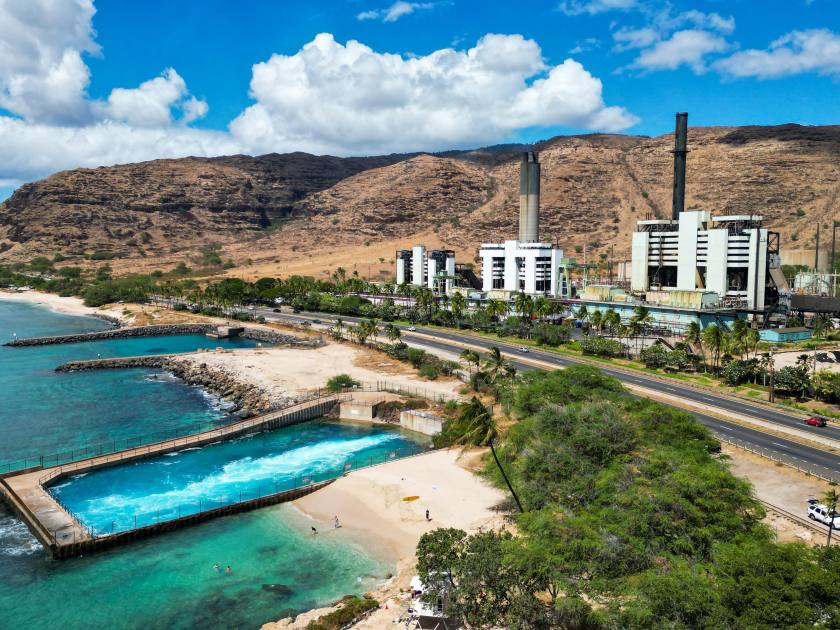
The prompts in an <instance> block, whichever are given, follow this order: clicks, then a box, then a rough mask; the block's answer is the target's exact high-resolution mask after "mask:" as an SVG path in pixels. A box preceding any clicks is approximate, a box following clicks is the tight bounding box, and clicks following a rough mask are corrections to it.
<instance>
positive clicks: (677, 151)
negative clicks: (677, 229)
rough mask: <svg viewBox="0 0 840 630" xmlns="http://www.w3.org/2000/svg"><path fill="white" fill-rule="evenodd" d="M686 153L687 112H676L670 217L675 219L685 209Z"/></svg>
mask: <svg viewBox="0 0 840 630" xmlns="http://www.w3.org/2000/svg"><path fill="white" fill-rule="evenodd" d="M687 154H688V114H686V113H678V114H677V126H676V130H675V131H674V202H673V204H672V206H671V218H672V219H674V220H675V221H676V220H677V219H679V218H680V213H681V212H682V211H683V210H685V159H686V155H687Z"/></svg>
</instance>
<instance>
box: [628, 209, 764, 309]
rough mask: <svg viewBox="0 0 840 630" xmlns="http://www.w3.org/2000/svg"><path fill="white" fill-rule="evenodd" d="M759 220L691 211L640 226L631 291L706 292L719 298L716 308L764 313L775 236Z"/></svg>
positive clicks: (634, 242) (635, 242)
mask: <svg viewBox="0 0 840 630" xmlns="http://www.w3.org/2000/svg"><path fill="white" fill-rule="evenodd" d="M762 220H763V218H762V217H761V216H758V215H735V216H720V217H713V216H712V215H711V213H710V212H705V211H689V212H682V213H681V214H680V215H679V220H676V221H675V220H653V221H639V222H638V224H637V228H636V229H637V231H636V232H634V233H633V249H632V262H631V265H632V276H631V290H632V291H634V292H636V293H646V292H648V291H668V290H678V291H710V292H714V293H716V294H717V295H718V296H719V297H720V306H733V307H740V308H746V309H750V310H763V309H764V308H765V306H766V305H767V297H768V296H767V294H766V292H767V289H768V279H769V278H768V276H769V275H770V274H771V271H772V270H773V269H777V268H779V266H780V260H779V256H778V235H777V234H776V233H774V232H770V231H768V230H767V229H766V228H764V227H762ZM769 286H770V287H771V288H772V287H773V286H774V285H773V283H772V281H771V282H770V285H769Z"/></svg>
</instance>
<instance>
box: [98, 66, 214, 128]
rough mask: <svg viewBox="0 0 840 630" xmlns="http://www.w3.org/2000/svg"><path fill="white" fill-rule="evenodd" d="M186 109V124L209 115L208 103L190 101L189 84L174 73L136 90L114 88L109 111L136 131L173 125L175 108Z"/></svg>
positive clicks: (113, 117)
mask: <svg viewBox="0 0 840 630" xmlns="http://www.w3.org/2000/svg"><path fill="white" fill-rule="evenodd" d="M176 106H177V107H179V108H183V109H184V121H185V122H192V121H193V120H196V119H197V118H201V117H202V116H204V115H205V114H206V113H207V109H208V107H207V103H205V102H204V101H199V100H197V99H196V98H195V97H189V93H188V91H187V84H186V82H185V81H184V79H182V78H181V76H180V75H179V74H178V73H177V72H176V71H175V70H174V69H173V68H167V69H166V71H165V72H164V73H163V74H162V75H161V76H159V77H155V78H154V79H150V80H148V81H145V82H144V83H141V84H140V86H139V87H136V88H131V89H127V88H115V89H114V90H111V94H110V96H109V97H108V106H107V108H106V111H107V113H108V115H109V116H110V117H111V118H112V119H114V120H116V121H120V122H125V123H128V124H129V125H134V126H137V127H164V126H166V125H169V124H170V123H172V122H173V114H172V110H173V108H174V107H176Z"/></svg>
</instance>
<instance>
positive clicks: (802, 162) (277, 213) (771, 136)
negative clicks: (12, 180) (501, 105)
mask: <svg viewBox="0 0 840 630" xmlns="http://www.w3.org/2000/svg"><path fill="white" fill-rule="evenodd" d="M672 147H673V136H672V135H671V134H668V135H664V136H659V137H657V138H643V137H634V136H619V135H597V134H596V135H589V136H572V137H558V138H553V139H551V140H547V141H545V142H542V143H540V144H539V145H538V146H537V148H538V150H539V151H540V161H541V162H542V193H543V194H542V211H541V228H542V229H541V235H542V237H543V238H544V239H546V240H556V241H558V242H559V243H560V244H561V245H563V246H564V247H566V249H567V251H569V252H570V253H573V250H574V246H575V245H583V244H589V245H590V246H592V248H591V249H590V251H592V255H593V256H596V255H597V254H599V253H604V252H606V251H607V249H608V247H609V246H610V245H613V246H614V247H615V254H616V257H619V256H625V255H627V254H628V253H629V234H630V232H631V231H632V229H633V227H634V223H635V220H636V219H639V218H644V217H645V216H663V217H664V216H668V215H669V213H670V204H671V178H672V169H673V166H672V156H671V152H670V151H671V149H672ZM521 149H522V147H520V146H516V145H511V146H500V147H491V148H487V149H479V150H475V151H469V152H450V153H447V154H441V155H440V156H431V155H422V156H417V157H414V158H408V159H407V156H387V157H382V158H356V159H345V160H341V159H339V158H322V157H313V156H308V155H305V154H290V155H286V156H263V157H261V158H248V157H244V156H234V157H229V158H215V159H210V160H206V159H194V158H188V159H185V160H161V161H156V162H148V163H143V164H134V165H127V166H119V167H111V168H101V169H95V170H84V169H82V170H77V171H68V172H65V173H59V174H57V175H54V176H52V177H50V178H47V179H45V180H42V181H40V182H35V183H33V184H29V185H27V186H24V187H22V188H21V189H20V190H19V191H18V192H16V193H15V195H14V196H13V197H12V198H11V199H9V200H8V201H7V202H6V203H5V204H2V205H0V249H2V248H4V247H5V248H8V247H9V246H10V245H11V246H12V249H10V250H9V251H7V252H6V253H5V254H0V258H3V257H5V258H26V257H29V256H32V255H34V254H35V253H46V254H50V253H55V252H61V253H64V254H67V253H71V254H72V253H73V252H78V251H80V250H82V249H88V250H90V249H95V248H102V249H111V250H113V251H115V252H117V253H118V254H119V255H121V256H123V257H124V258H123V259H122V260H118V261H114V265H115V267H118V268H119V267H123V266H125V267H130V268H137V269H145V268H156V267H161V266H165V265H168V264H170V263H173V262H174V261H177V260H179V259H182V258H184V257H186V253H187V252H195V251H196V250H197V249H198V248H199V247H200V245H201V244H202V243H203V242H206V241H207V240H218V241H223V242H225V243H226V244H227V245H226V252H225V256H226V257H227V256H230V257H232V258H233V259H234V260H235V261H236V262H237V263H238V264H239V266H238V267H237V268H236V269H234V270H232V271H231V272H230V273H233V274H236V275H246V276H258V275H262V274H271V273H278V274H287V273H316V274H317V273H322V272H325V271H326V270H327V269H330V268H335V266H337V265H342V266H345V267H348V268H356V269H357V270H359V271H360V273H363V275H367V274H368V273H370V275H371V276H374V277H376V276H377V273H378V271H379V270H382V271H383V272H384V273H390V271H391V269H392V267H391V260H392V259H393V252H394V249H397V248H400V247H405V246H408V245H411V244H412V243H415V242H416V243H425V244H426V245H427V246H430V247H436V246H446V247H451V248H453V249H455V250H456V251H457V252H458V254H459V257H460V258H461V259H462V260H464V261H468V260H471V259H472V257H473V256H474V255H475V250H476V248H477V246H478V245H479V244H480V243H481V242H486V241H490V240H493V241H495V240H500V239H504V238H511V237H515V234H516V221H517V217H518V203H519V201H518V188H517V187H518V181H519V178H518V151H520V150H521ZM689 149H690V153H689V157H688V185H687V191H686V192H687V201H686V205H687V207H688V208H703V209H707V210H711V211H712V212H714V213H720V214H724V213H725V214H733V213H746V212H756V213H761V214H763V215H764V216H765V218H766V223H767V224H768V225H769V226H770V227H771V228H773V229H776V230H778V231H780V232H781V233H782V238H783V247H786V248H808V247H812V246H813V239H814V233H815V231H816V225H817V223H818V222H819V223H821V224H823V225H824V226H827V225H828V224H829V222H830V221H831V220H832V219H840V209H838V201H837V200H838V197H840V159H838V158H840V127H802V126H799V125H782V126H777V127H739V128H724V127H718V128H713V127H710V128H692V129H691V130H690V132H689ZM266 226H268V227H266ZM794 239H795V240H794ZM4 241H5V243H6V244H5V245H3V243H4ZM132 243H134V244H132ZM593 249H594V251H593ZM143 254H145V257H144V256H143ZM150 254H154V255H153V256H152V255H150ZM246 260H250V261H251V263H252V264H249V266H247V267H242V266H241V265H242V263H243V262H244V261H246Z"/></svg>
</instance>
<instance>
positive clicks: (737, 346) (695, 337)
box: [685, 319, 761, 372]
mask: <svg viewBox="0 0 840 630" xmlns="http://www.w3.org/2000/svg"><path fill="white" fill-rule="evenodd" d="M760 341H761V335H760V334H759V332H758V330H756V329H755V328H750V327H749V326H748V325H747V323H746V322H745V321H744V320H742V319H736V320H735V321H734V322H733V323H732V327H731V328H730V329H729V330H727V329H726V328H725V327H724V326H722V325H720V324H709V325H708V326H706V327H705V328H703V329H701V328H700V324H698V323H697V322H691V323H689V324H688V326H687V327H686V329H685V342H686V343H687V344H689V345H690V346H692V347H694V348H695V349H696V351H697V353H698V354H700V355H701V356H702V357H703V363H704V366H707V365H708V359H709V358H711V364H712V370H713V371H715V372H717V370H718V369H719V368H720V364H721V359H722V358H723V357H724V356H726V355H731V356H736V355H737V356H738V358H740V359H743V358H744V357H745V356H747V357H748V356H749V355H750V354H752V355H753V357H756V356H757V354H758V344H759V342H760Z"/></svg>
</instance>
